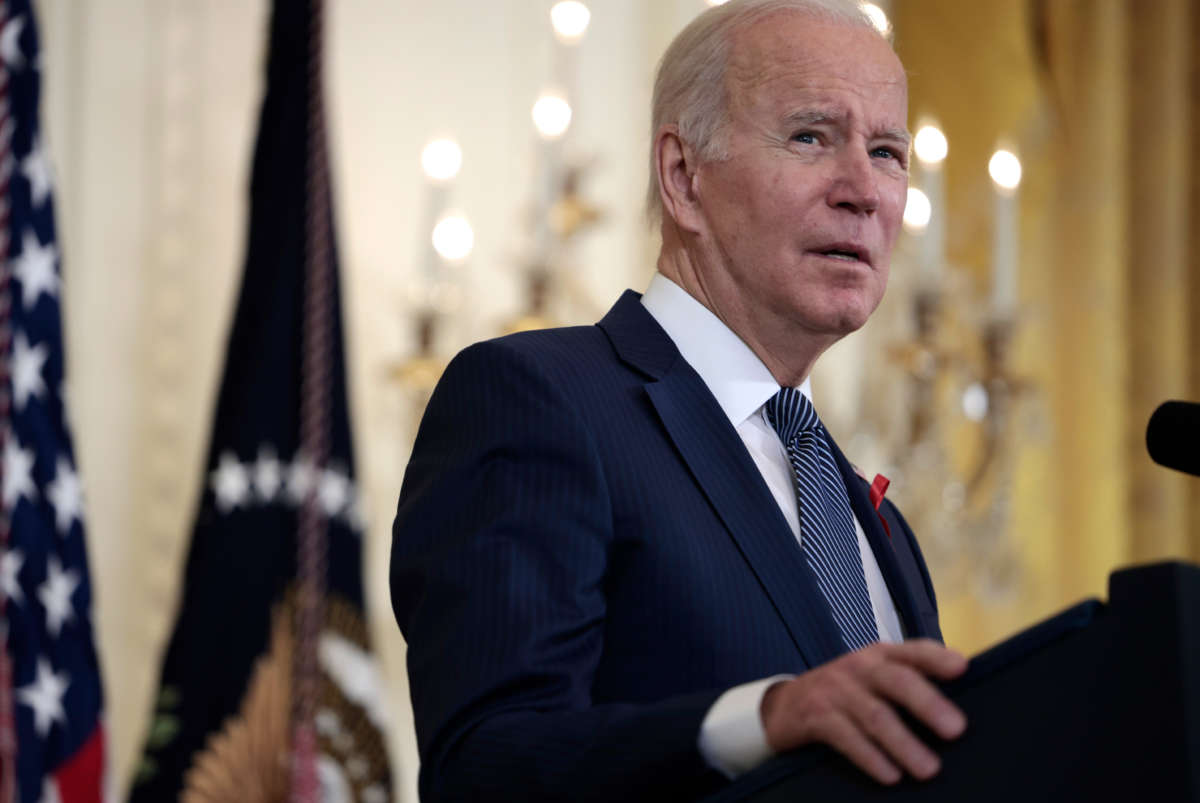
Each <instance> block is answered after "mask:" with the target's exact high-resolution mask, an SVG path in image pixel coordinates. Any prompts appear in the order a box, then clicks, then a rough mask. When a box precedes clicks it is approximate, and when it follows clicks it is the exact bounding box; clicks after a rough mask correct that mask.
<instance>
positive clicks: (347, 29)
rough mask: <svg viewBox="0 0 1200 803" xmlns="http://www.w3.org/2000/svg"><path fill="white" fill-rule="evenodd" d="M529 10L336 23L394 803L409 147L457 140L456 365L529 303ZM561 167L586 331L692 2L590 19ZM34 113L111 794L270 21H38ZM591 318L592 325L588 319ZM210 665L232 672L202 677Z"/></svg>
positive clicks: (189, 472) (346, 248)
mask: <svg viewBox="0 0 1200 803" xmlns="http://www.w3.org/2000/svg"><path fill="white" fill-rule="evenodd" d="M549 5H550V3H549V2H543V0H498V1H497V2H489V3H480V2H478V0H443V1H442V2H439V3H436V4H417V3H413V2H399V3H397V2H395V0H343V2H340V3H331V4H329V6H330V10H331V17H330V42H329V48H330V49H329V55H330V74H329V82H328V90H329V108H330V111H331V132H332V138H333V140H332V141H333V159H334V168H335V182H336V191H337V206H336V213H337V223H338V234H339V237H340V248H341V256H342V264H343V282H344V287H345V301H344V312H345V314H346V319H347V327H346V328H347V337H348V340H349V342H348V349H349V355H350V361H349V364H350V382H351V394H352V404H353V413H354V425H355V429H356V438H357V448H358V452H359V466H358V470H359V476H360V481H361V483H362V485H363V488H364V490H365V492H366V498H367V501H368V514H369V518H370V538H369V541H368V544H367V565H366V579H367V586H368V602H369V608H370V614H371V616H372V623H373V630H374V635H375V639H376V644H377V645H378V647H379V651H380V654H381V657H382V659H383V661H384V663H385V667H386V670H387V676H388V678H389V679H390V681H391V691H392V696H393V699H392V705H393V708H394V713H395V717H394V718H395V720H396V721H397V722H398V723H399V727H398V728H397V732H396V733H395V734H394V740H393V742H394V744H393V746H394V756H395V759H396V766H397V768H398V770H399V775H400V788H401V789H402V792H403V795H404V797H403V798H402V799H409V800H415V799H416V798H415V781H416V766H417V764H416V748H415V742H414V739H413V735H412V732H411V711H410V710H409V707H408V700H407V696H408V693H407V688H406V685H405V679H404V672H403V658H404V647H403V642H402V640H401V638H400V636H399V633H398V632H397V631H396V628H395V624H394V622H393V620H392V617H391V610H390V606H389V603H388V598H387V576H386V575H387V550H388V545H389V540H390V531H389V528H390V524H391V518H392V516H393V513H394V508H395V502H396V495H397V492H398V489H399V484H400V479H401V476H402V470H403V465H404V461H405V459H406V454H407V451H408V448H409V442H410V438H411V434H412V433H411V431H410V426H409V421H410V419H411V414H410V411H409V410H407V409H406V408H405V406H404V404H405V402H404V400H403V399H402V398H401V395H400V393H399V392H398V391H397V389H396V388H395V387H394V386H392V385H390V384H389V383H388V381H387V380H386V379H385V378H384V377H385V374H386V370H387V367H388V366H389V364H391V363H393V362H394V361H395V360H397V359H398V358H400V357H401V356H403V355H404V354H405V353H406V350H407V349H408V348H410V347H411V333H410V326H411V325H410V323H409V320H408V319H407V318H406V317H405V315H404V312H405V307H404V303H405V297H406V288H407V286H408V282H410V281H411V279H412V278H413V276H414V274H415V267H416V265H415V263H416V261H417V256H418V254H419V253H420V248H421V243H420V241H421V237H422V236H423V235H422V233H421V232H419V231H418V225H419V220H420V214H421V211H422V204H423V202H424V195H423V186H422V179H421V176H420V171H419V165H418V154H419V151H420V148H421V146H422V145H423V144H424V143H425V141H426V140H427V139H428V138H430V137H431V136H433V135H437V134H449V135H452V136H454V137H456V138H457V139H458V140H459V142H460V143H461V144H462V146H463V150H464V153H465V161H464V166H463V171H462V174H461V176H460V178H459V180H458V181H457V183H456V185H455V189H454V193H453V200H454V204H455V206H457V207H458V208H460V209H462V210H463V211H464V212H465V213H466V214H467V215H468V216H469V218H470V219H471V221H472V223H473V224H474V226H475V232H476V249H475V252H474V254H473V256H472V258H471V260H470V263H469V265H468V266H467V267H466V268H465V269H464V277H465V279H466V283H467V285H468V287H469V288H470V294H471V296H470V297H471V298H472V299H473V302H474V304H475V309H476V310H477V314H474V315H471V316H465V317H464V319H463V321H462V323H461V324H459V325H456V326H455V327H453V328H451V330H449V331H448V332H447V333H446V335H447V337H446V339H445V341H444V345H445V346H446V348H448V349H449V348H457V347H459V346H461V345H463V344H465V343H466V342H468V341H469V340H473V339H476V338H480V337H485V336H489V335H491V334H494V333H496V332H497V331H498V329H499V326H500V324H501V322H502V321H504V320H505V319H508V318H510V317H512V316H513V315H515V314H516V313H517V311H518V310H519V307H520V305H521V302H522V299H521V291H520V285H519V284H518V271H517V266H516V263H515V257H516V255H517V254H516V250H517V247H518V244H519V241H520V237H519V236H518V235H517V234H516V233H515V229H517V227H518V225H519V222H520V220H521V214H522V209H523V207H524V205H525V204H526V203H527V202H528V201H529V198H530V187H531V178H532V175H533V163H532V157H533V151H534V143H533V138H532V133H531V126H530V122H529V111H528V110H529V107H530V105H531V103H532V100H533V98H534V97H535V96H536V94H537V92H538V90H539V89H540V88H541V85H542V83H543V82H544V81H545V80H546V79H547V78H548V77H549V75H550V70H551V66H550V61H551V39H550V34H549V29H548V21H547V16H546V10H547V9H548V7H549ZM590 6H591V8H592V11H593V19H592V25H591V28H590V30H589V32H588V35H587V37H586V39H585V40H584V43H583V45H582V47H581V50H580V52H579V61H578V63H579V67H578V83H577V86H578V88H579V90H580V92H579V101H578V102H577V103H576V121H575V124H574V126H573V129H572V132H573V133H572V135H571V146H570V147H571V150H573V151H575V152H578V153H581V154H586V155H593V156H595V157H596V160H597V162H596V167H595V169H594V170H593V171H592V174H591V175H592V178H591V179H589V181H588V183H587V185H586V191H587V194H588V196H589V197H590V199H591V200H593V201H594V202H595V203H597V204H599V205H600V206H601V207H603V209H604V210H605V213H606V215H607V217H606V220H605V222H604V223H603V224H602V225H601V226H600V227H598V228H597V229H596V230H595V231H594V232H592V233H590V234H587V235H585V236H584V237H583V239H582V241H581V242H580V244H579V246H578V248H577V250H576V253H575V254H574V255H573V261H574V263H575V264H576V265H577V271H578V281H579V284H580V285H581V286H582V287H583V288H585V290H586V300H585V301H584V303H582V304H581V305H577V306H579V307H580V309H579V310H578V314H579V315H580V316H581V317H590V311H591V310H594V311H595V312H600V311H602V310H603V309H604V308H606V307H607V305H608V303H609V302H610V301H611V300H612V299H613V298H614V297H615V296H616V295H617V293H618V292H619V291H620V290H621V289H622V288H624V287H626V286H633V287H640V286H642V285H643V284H644V282H645V280H646V277H647V276H648V274H649V271H650V269H651V262H650V261H649V259H648V254H650V253H652V245H651V244H650V240H649V238H648V236H647V233H646V231H645V228H644V226H643V225H642V223H641V218H640V210H641V205H640V202H641V195H642V188H643V186H644V181H645V178H644V173H643V170H644V168H643V162H644V159H643V152H644V147H645V141H646V134H645V133H644V128H645V126H646V125H647V123H646V120H647V117H648V115H647V113H646V112H645V111H644V110H645V108H646V106H647V104H648V97H649V80H650V79H649V76H650V74H651V70H652V67H653V63H654V60H655V59H656V57H657V55H658V54H659V53H660V52H661V50H662V48H663V47H664V46H665V43H666V42H667V41H668V40H669V38H670V37H671V36H672V35H673V34H674V32H675V31H676V30H677V29H678V28H679V27H680V26H681V25H682V24H683V23H684V22H686V20H687V19H689V18H690V17H691V15H692V14H694V13H695V12H696V11H698V10H700V9H701V8H703V3H702V1H701V0H655V2H646V0H594V2H592V3H590ZM38 11H39V14H40V24H41V32H42V38H43V47H44V74H45V77H46V84H45V97H44V101H43V113H44V115H45V120H46V123H45V124H46V128H47V131H48V136H49V139H50V145H51V149H52V153H53V156H54V161H55V166H56V170H57V195H56V202H57V210H58V214H59V228H60V236H61V239H62V241H63V251H64V273H65V275H66V279H65V292H64V297H65V302H64V303H65V310H66V323H65V325H66V329H67V343H68V350H69V354H68V358H69V368H68V370H69V376H70V387H71V403H72V412H73V420H74V426H75V435H76V440H77V446H78V451H79V458H80V463H81V466H82V472H83V476H84V479H85V482H86V487H87V515H88V529H89V545H90V556H91V561H92V573H93V580H94V583H95V587H96V602H95V610H94V616H95V622H96V628H97V631H98V635H99V643H100V651H101V660H102V665H103V669H104V675H105V677H104V681H105V686H106V692H107V702H106V717H107V720H108V727H109V734H110V739H111V746H112V756H111V758H112V768H113V771H114V776H115V778H114V780H115V788H116V790H117V791H118V792H119V793H123V790H124V789H125V786H126V783H127V779H128V778H129V776H130V772H131V769H132V767H133V766H134V763H135V761H136V757H137V753H138V750H139V748H140V742H141V739H142V731H143V727H144V723H145V722H146V720H147V714H148V710H149V705H150V701H151V697H152V694H153V692H154V688H155V684H156V682H157V673H158V662H159V658H160V652H161V650H162V649H163V647H164V646H165V639H166V637H167V635H168V632H169V628H170V626H171V623H172V620H173V616H174V608H175V604H176V596H177V593H178V591H179V578H180V576H181V575H180V572H181V561H182V558H183V555H184V550H185V549H186V546H187V541H188V537H189V535H190V532H189V530H190V526H191V518H192V515H193V509H194V505H195V500H196V497H197V492H198V490H199V487H200V483H201V472H202V469H203V462H204V458H205V450H206V448H207V438H208V428H209V425H210V418H211V414H212V413H211V409H212V403H213V401H214V397H215V393H216V383H217V382H218V381H219V374H220V369H221V364H222V360H223V358H224V340H225V337H226V328H227V326H228V324H229V319H230V316H231V314H232V304H233V302H234V298H235V293H236V283H237V280H238V276H239V274H240V268H241V265H240V261H241V257H242V251H243V247H244V237H245V211H246V204H245V190H246V186H247V183H248V173H249V166H250V165H249V160H250V149H251V147H252V141H253V135H254V128H255V126H256V123H257V114H258V104H259V102H260V92H261V77H260V73H261V67H262V63H263V59H264V53H263V50H262V48H263V41H264V36H265V27H264V26H265V24H266V21H267V12H268V4H267V2H266V0H209V1H208V2H206V3H195V2H191V0H40V2H39V3H38ZM585 313H586V314H585ZM213 660H220V656H213Z"/></svg>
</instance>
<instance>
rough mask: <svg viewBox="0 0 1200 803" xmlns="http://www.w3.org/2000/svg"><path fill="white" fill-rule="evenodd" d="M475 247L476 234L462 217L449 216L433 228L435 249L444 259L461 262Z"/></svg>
mask: <svg viewBox="0 0 1200 803" xmlns="http://www.w3.org/2000/svg"><path fill="white" fill-rule="evenodd" d="M474 247H475V232H474V231H472V229H471V224H470V223H468V222H467V219H466V218H465V217H462V216H461V215H447V216H446V217H444V218H442V219H441V220H439V221H438V222H437V225H436V226H434V227H433V248H434V250H435V251H437V252H438V254H439V255H440V256H441V257H442V259H445V260H449V261H450V262H459V261H461V260H464V259H466V258H467V257H468V256H470V254H471V250H472V249H473V248H474Z"/></svg>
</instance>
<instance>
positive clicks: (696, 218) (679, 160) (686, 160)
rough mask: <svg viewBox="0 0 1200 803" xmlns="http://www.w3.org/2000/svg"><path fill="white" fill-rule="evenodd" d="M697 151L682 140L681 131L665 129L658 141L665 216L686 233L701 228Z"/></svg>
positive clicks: (656, 162)
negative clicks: (697, 189)
mask: <svg viewBox="0 0 1200 803" xmlns="http://www.w3.org/2000/svg"><path fill="white" fill-rule="evenodd" d="M698 166H699V159H698V158H697V157H696V151H695V150H694V149H693V148H692V147H691V146H690V145H688V144H687V143H686V142H684V141H683V138H682V137H680V136H679V127H678V126H676V125H664V126H663V127H662V128H660V129H659V130H658V134H657V135H655V138H654V168H655V170H656V171H657V172H658V193H659V196H660V197H661V198H662V205H663V214H664V215H668V216H670V217H671V219H672V220H674V221H675V223H676V225H678V226H679V227H680V228H682V229H684V230H685V231H690V232H698V231H699V229H700V226H701V218H702V215H701V212H700V200H699V197H698V196H697V194H696V186H697V184H696V181H697V179H696V168H697V167H698Z"/></svg>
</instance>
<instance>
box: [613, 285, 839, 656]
mask: <svg viewBox="0 0 1200 803" xmlns="http://www.w3.org/2000/svg"><path fill="white" fill-rule="evenodd" d="M637 299H638V297H637V295H636V294H633V293H629V292H627V293H626V294H625V295H624V296H622V298H621V299H620V300H619V301H618V302H617V305H616V306H614V307H613V309H612V310H611V311H610V312H609V314H608V315H607V316H605V318H604V320H602V321H601V322H600V326H601V328H603V329H604V331H605V332H606V333H607V334H608V336H609V339H610V340H611V341H612V343H613V346H614V348H616V350H617V352H618V354H620V355H621V357H622V359H624V360H625V361H626V362H628V363H629V364H631V365H633V366H634V367H636V368H638V369H639V370H641V371H643V372H644V373H646V374H647V375H648V376H649V377H650V381H649V382H647V383H646V386H645V387H646V393H647V395H648V396H649V398H650V401H651V403H652V404H653V405H654V409H655V410H656V412H657V413H658V416H659V418H660V419H661V421H662V423H663V426H664V427H665V428H666V430H667V433H668V434H669V435H670V438H671V440H672V442H673V443H674V444H675V447H676V449H677V450H678V451H679V454H680V456H681V457H682V458H683V461H684V462H685V463H686V464H687V467H688V469H689V470H690V472H691V474H692V476H693V477H694V478H695V480H696V483H697V484H698V485H699V486H700V488H701V490H702V491H703V492H704V494H705V496H706V497H707V498H708V500H709V502H710V503H711V504H712V506H713V509H714V510H715V511H716V513H717V515H718V516H719V517H720V519H721V521H722V523H723V524H724V525H725V528H726V529H727V530H728V532H729V534H730V536H731V537H732V539H733V541H734V542H735V544H736V545H737V548H738V549H739V551H740V552H741V554H742V556H743V557H744V558H745V559H746V562H747V563H748V564H749V565H750V568H751V570H752V571H753V572H754V574H755V576H756V577H757V578H758V581H759V583H760V584H761V585H762V587H763V590H764V592H765V593H766V594H767V596H768V597H769V598H770V599H771V601H772V604H773V605H774V606H775V609H776V610H777V611H778V612H779V615H780V617H781V618H782V619H783V622H784V624H785V625H786V627H787V630H788V632H789V634H790V635H791V637H792V641H793V642H794V643H795V645H796V648H797V649H798V650H799V651H800V653H801V655H802V656H803V657H804V660H805V662H806V663H807V664H808V665H809V666H816V665H818V664H821V663H824V662H826V661H828V660H830V659H832V658H835V657H837V656H838V655H840V654H842V653H844V652H845V650H846V648H845V645H844V644H843V642H842V638H841V635H840V633H839V631H838V629H837V625H836V623H835V622H834V620H833V615H832V614H831V612H830V610H829V606H828V604H827V603H826V602H825V599H824V597H822V596H821V592H820V589H819V588H818V587H817V583H816V578H815V577H814V576H813V574H812V571H811V570H810V569H809V568H808V566H807V564H805V562H804V558H803V556H802V555H801V552H800V549H799V546H798V545H797V544H796V540H795V538H793V537H792V533H791V530H790V529H789V528H788V526H787V522H786V521H785V520H784V518H783V514H782V513H781V512H780V510H779V505H778V504H777V503H776V502H775V499H774V497H772V496H771V492H770V491H769V490H768V489H767V487H766V484H765V483H764V482H763V480H762V476H761V474H760V473H759V471H758V467H757V466H755V465H754V462H753V460H751V458H750V455H749V454H748V453H747V452H746V447H745V444H743V443H742V440H741V438H740V437H738V434H737V432H736V431H735V430H734V428H733V427H732V426H731V425H730V423H729V419H728V418H726V417H725V413H724V412H723V411H722V410H721V408H720V405H718V404H717V400H716V399H715V398H713V395H712V393H710V392H709V390H708V388H707V387H706V386H705V385H704V382H703V381H702V380H701V379H700V377H699V376H698V375H697V374H696V372H695V371H694V370H692V368H691V366H689V365H688V364H687V363H686V362H685V361H684V360H683V359H682V358H680V357H679V352H678V350H677V349H676V348H675V346H674V344H673V343H671V341H670V338H668V337H667V335H666V333H665V332H663V330H662V329H661V327H659V326H658V324H657V323H656V322H655V321H654V319H653V318H652V317H651V316H650V314H649V313H648V312H646V310H645V308H644V307H642V305H641V303H640V302H639V301H638V300H637Z"/></svg>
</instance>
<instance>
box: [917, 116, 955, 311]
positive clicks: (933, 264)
mask: <svg viewBox="0 0 1200 803" xmlns="http://www.w3.org/2000/svg"><path fill="white" fill-rule="evenodd" d="M913 150H914V151H915V152H916V154H917V161H918V162H919V163H920V166H921V170H920V173H919V174H918V175H919V178H920V181H921V186H922V188H923V189H924V191H925V197H926V201H927V209H928V217H927V218H926V221H925V226H924V227H923V228H924V233H923V234H922V236H921V249H920V259H921V281H922V282H923V283H924V284H925V285H926V286H927V287H929V288H934V287H936V286H937V285H939V284H940V283H941V281H942V268H943V265H944V264H945V262H946V185H945V177H944V176H943V175H942V162H944V161H945V160H946V155H947V154H948V153H949V152H950V145H949V143H948V142H947V141H946V135H945V134H943V133H942V130H941V129H940V128H938V127H937V126H936V125H935V124H933V123H925V124H923V125H921V126H920V127H919V128H918V129H917V135H916V136H915V137H913Z"/></svg>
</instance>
